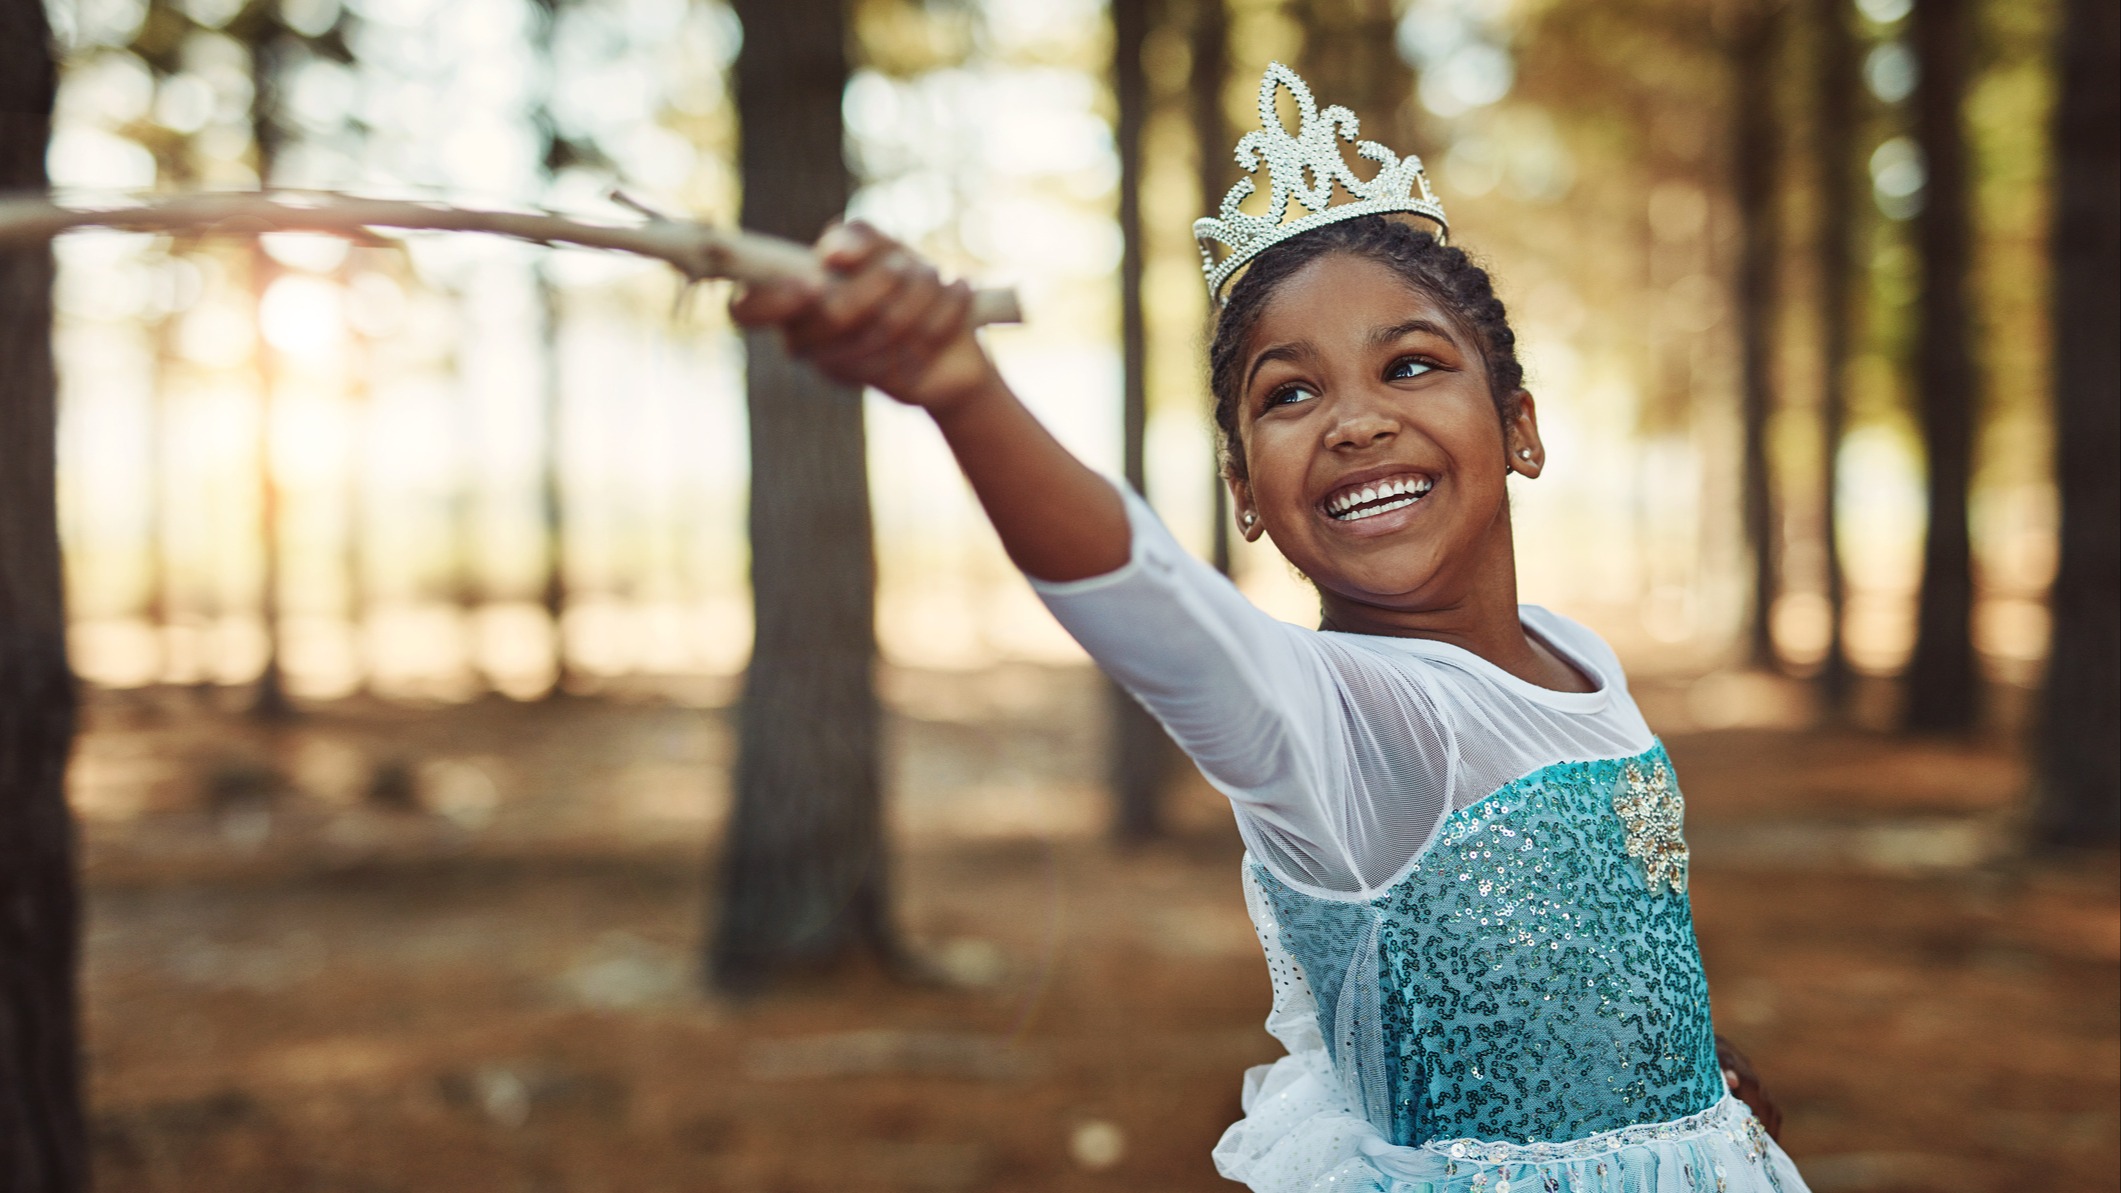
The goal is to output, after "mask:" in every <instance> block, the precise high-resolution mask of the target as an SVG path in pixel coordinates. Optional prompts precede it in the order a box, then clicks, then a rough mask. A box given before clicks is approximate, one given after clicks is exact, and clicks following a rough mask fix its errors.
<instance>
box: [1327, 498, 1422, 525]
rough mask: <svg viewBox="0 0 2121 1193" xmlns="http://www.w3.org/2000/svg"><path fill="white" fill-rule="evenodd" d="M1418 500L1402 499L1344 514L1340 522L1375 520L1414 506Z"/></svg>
mask: <svg viewBox="0 0 2121 1193" xmlns="http://www.w3.org/2000/svg"><path fill="white" fill-rule="evenodd" d="M1416 500H1417V498H1413V497H1402V498H1400V499H1399V500H1397V501H1388V502H1386V503H1384V504H1383V505H1380V506H1378V507H1376V508H1374V509H1366V510H1357V511H1355V512H1354V513H1352V514H1342V515H1341V518H1340V520H1341V521H1343V522H1360V521H1362V520H1363V519H1364V518H1374V517H1376V516H1377V515H1379V514H1389V513H1391V512H1392V511H1393V510H1403V509H1405V508H1407V507H1408V506H1410V505H1412V504H1414V502H1415V501H1416Z"/></svg>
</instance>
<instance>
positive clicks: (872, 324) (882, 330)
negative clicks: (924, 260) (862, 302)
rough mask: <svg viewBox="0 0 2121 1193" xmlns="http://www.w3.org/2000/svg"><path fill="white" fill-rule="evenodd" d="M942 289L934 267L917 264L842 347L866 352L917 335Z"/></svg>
mask: <svg viewBox="0 0 2121 1193" xmlns="http://www.w3.org/2000/svg"><path fill="white" fill-rule="evenodd" d="M942 290H943V281H942V279H941V278H939V277H937V276H935V271H934V270H932V269H929V268H926V267H925V266H923V267H920V268H916V269H915V270H914V271H913V272H912V273H911V274H909V275H908V276H907V278H906V280H905V284H903V285H901V286H900V287H899V288H898V290H897V291H896V292H894V293H893V294H892V295H891V299H890V302H889V303H888V304H886V305H885V306H884V307H883V308H882V309H881V310H879V311H877V312H876V316H875V317H874V318H872V319H871V320H870V321H869V326H868V327H867V328H865V329H864V330H862V331H861V332H859V333H857V334H856V335H854V336H853V337H852V338H850V339H849V341H848V342H847V345H846V348H845V351H846V352H847V354H849V355H853V356H866V355H869V354H871V353H875V352H880V351H882V350H884V349H886V348H889V347H891V346H892V345H894V344H896V343H899V342H900V341H902V340H905V339H907V338H908V337H909V336H912V335H916V334H917V333H918V332H919V330H920V328H921V327H922V325H923V323H924V320H925V319H926V317H927V315H928V312H929V310H930V308H932V307H933V306H934V305H935V302H936V300H937V298H938V297H940V295H941V294H942Z"/></svg>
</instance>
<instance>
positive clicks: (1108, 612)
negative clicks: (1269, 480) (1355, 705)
mask: <svg viewBox="0 0 2121 1193" xmlns="http://www.w3.org/2000/svg"><path fill="white" fill-rule="evenodd" d="M1120 492H1121V495H1122V497H1123V498H1124V499H1125V501H1126V505H1127V520H1128V524H1129V527H1130V529H1131V531H1132V534H1133V542H1132V546H1131V550H1130V555H1129V558H1128V560H1127V562H1126V563H1125V564H1124V565H1123V566H1121V567H1120V568H1119V570H1117V571H1114V572H1108V573H1106V574H1105V575H1102V576H1092V577H1090V578H1089V579H1086V580H1073V581H1068V582H1065V583H1053V582H1049V581H1041V580H1036V579H1034V580H1032V581H1031V586H1032V587H1033V588H1034V589H1036V590H1037V592H1038V594H1039V596H1040V597H1041V598H1042V599H1043V600H1044V601H1045V603H1046V607H1047V608H1049V609H1051V610H1052V611H1053V615H1054V617H1056V618H1058V619H1059V620H1060V623H1061V625H1063V626H1065V627H1066V628H1067V630H1068V632H1069V633H1070V634H1073V635H1074V636H1075V640H1076V641H1078V642H1080V643H1082V645H1083V649H1085V650H1087V651H1089V652H1090V657H1091V658H1093V659H1096V660H1097V664H1098V666H1100V667H1102V668H1104V670H1105V672H1106V674H1108V675H1110V676H1112V678H1113V679H1114V680H1116V681H1117V682H1118V683H1119V684H1120V686H1121V687H1124V688H1125V689H1127V691H1128V692H1130V693H1132V694H1133V695H1134V696H1135V698H1136V699H1138V700H1140V701H1141V702H1142V703H1143V704H1144V705H1146V706H1147V707H1148V709H1149V711H1150V712H1151V713H1153V714H1155V716H1156V718H1157V720H1159V721H1161V722H1162V723H1163V725H1164V728H1166V729H1167V730H1169V731H1170V733H1171V736H1172V738H1173V739H1175V740H1176V741H1177V742H1178V744H1179V746H1180V747H1182V748H1183V749H1184V750H1185V751H1186V753H1187V754H1188V755H1190V756H1191V757H1192V759H1193V761H1194V762H1196V763H1197V764H1199V766H1200V769H1201V772H1202V773H1203V774H1205V775H1206V776H1207V777H1208V780H1209V781H1210V782H1211V783H1213V784H1215V786H1216V787H1217V788H1219V789H1220V790H1221V791H1222V792H1223V793H1224V794H1226V795H1228V796H1229V797H1230V798H1231V799H1232V800H1233V801H1235V802H1236V803H1237V804H1238V806H1239V807H1241V808H1243V809H1245V810H1246V811H1248V812H1250V813H1251V814H1252V815H1254V816H1256V817H1258V818H1259V819H1260V820H1261V821H1262V822H1263V823H1264V824H1266V825H1268V826H1270V828H1271V830H1272V831H1274V832H1275V833H1277V834H1278V835H1279V834H1287V835H1292V836H1294V837H1297V838H1301V839H1315V838H1316V836H1317V835H1318V832H1319V829H1320V827H1321V825H1322V821H1321V819H1320V817H1319V814H1318V812H1319V797H1320V792H1321V790H1322V789H1323V788H1324V787H1325V786H1326V776H1325V775H1324V774H1323V773H1322V772H1321V758H1320V750H1319V747H1320V746H1321V744H1322V743H1323V740H1324V729H1325V727H1326V719H1327V717H1328V715H1329V709H1330V708H1331V707H1332V703H1333V702H1332V700H1331V698H1330V692H1331V688H1332V683H1331V677H1330V676H1329V675H1328V674H1327V673H1326V670H1325V668H1324V666H1323V664H1322V663H1321V661H1320V659H1319V657H1318V652H1317V650H1316V649H1315V648H1314V647H1312V646H1311V644H1310V643H1309V642H1307V641H1306V639H1307V638H1314V637H1315V636H1316V635H1315V634H1312V633H1311V632H1309V631H1306V630H1301V629H1299V628H1297V627H1296V626H1292V625H1289V624H1288V623H1286V622H1282V621H1277V620H1275V619H1274V618H1272V617H1269V616H1268V615H1267V614H1265V613H1263V612H1261V611H1260V610H1259V608H1258V607H1257V606H1255V605H1253V604H1252V603H1251V602H1250V601H1247V600H1246V599H1245V598H1244V595H1243V594H1242V593H1240V592H1238V591H1237V589H1236V588H1235V587H1233V586H1232V585H1231V584H1230V582H1229V581H1228V580H1227V579H1225V578H1224V577H1222V576H1221V575H1219V574H1217V573H1216V571H1215V569H1213V568H1211V567H1208V566H1207V565H1206V564H1204V563H1202V562H1200V561H1199V560H1197V559H1195V558H1193V557H1192V556H1191V555H1190V554H1188V553H1187V552H1186V550H1185V549H1184V548H1183V547H1180V546H1179V545H1178V543H1177V541H1176V540H1174V539H1173V538H1172V537H1171V534H1170V532H1169V531H1168V530H1166V529H1164V526H1163V523H1161V522H1159V521H1158V520H1157V518H1156V515H1155V513H1154V512H1153V511H1151V510H1150V509H1149V507H1148V505H1147V504H1146V503H1145V502H1143V501H1142V500H1141V498H1140V497H1138V496H1136V495H1135V494H1134V493H1133V492H1132V491H1130V490H1128V489H1126V488H1125V487H1124V486H1121V487H1120Z"/></svg>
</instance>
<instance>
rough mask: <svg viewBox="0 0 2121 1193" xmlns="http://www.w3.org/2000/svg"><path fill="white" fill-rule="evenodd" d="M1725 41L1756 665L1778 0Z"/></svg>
mask: <svg viewBox="0 0 2121 1193" xmlns="http://www.w3.org/2000/svg"><path fill="white" fill-rule="evenodd" d="M1740 9H1741V11H1742V13H1743V16H1742V18H1741V19H1740V20H1739V22H1738V27H1737V29H1736V30H1735V31H1734V32H1735V37H1734V38H1733V44H1732V46H1731V91H1732V94H1731V122H1732V123H1731V157H1732V162H1731V165H1732V180H1731V189H1732V192H1733V197H1734V198H1735V199H1736V200H1737V204H1738V236H1739V248H1738V276H1737V279H1736V282H1737V294H1736V296H1735V297H1736V299H1737V306H1738V359H1739V365H1738V367H1739V394H1738V410H1739V423H1740V427H1741V433H1742V435H1743V437H1744V442H1743V452H1742V456H1741V459H1740V466H1739V494H1740V500H1741V502H1742V505H1743V508H1742V514H1743V517H1744V520H1745V535H1746V541H1747V542H1748V543H1749V544H1750V545H1751V547H1752V550H1753V599H1752V610H1751V614H1750V620H1749V622H1748V624H1747V627H1746V650H1747V653H1748V655H1749V656H1750V658H1749V661H1750V662H1751V663H1752V664H1753V665H1754V666H1756V667H1773V666H1775V665H1776V659H1775V635H1774V629H1773V624H1774V623H1773V618H1774V613H1775V594H1776V589H1777V587H1778V583H1777V581H1778V579H1779V577H1778V574H1777V573H1778V572H1779V570H1780V569H1779V562H1780V557H1781V552H1780V550H1779V547H1780V542H1779V539H1780V537H1781V536H1780V535H1779V534H1777V533H1776V525H1775V505H1774V492H1773V483H1774V482H1773V477H1772V475H1771V474H1770V472H1769V467H1768V450H1767V430H1768V416H1769V414H1770V413H1771V412H1772V410H1773V407H1774V402H1775V392H1774V385H1775V380H1774V359H1773V358H1774V351H1775V344H1774V327H1775V264H1776V263H1775V253H1776V249H1777V244H1778V241H1779V240H1780V239H1781V235H1780V234H1781V229H1780V227H1779V226H1778V225H1779V221H1778V220H1777V218H1776V216H1777V211H1776V204H1775V198H1776V195H1775V179H1776V165H1777V163H1776V152H1775V58H1776V55H1775V45H1776V35H1777V32H1778V30H1779V26H1780V21H1779V20H1778V19H1777V18H1778V17H1779V14H1780V12H1781V6H1780V4H1779V3H1777V0H1744V2H1743V3H1741V5H1740Z"/></svg>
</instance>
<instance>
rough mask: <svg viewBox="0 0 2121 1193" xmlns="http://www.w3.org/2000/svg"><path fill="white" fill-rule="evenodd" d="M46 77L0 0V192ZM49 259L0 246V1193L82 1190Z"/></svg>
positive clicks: (28, 21)
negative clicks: (1, 454)
mask: <svg viewBox="0 0 2121 1193" xmlns="http://www.w3.org/2000/svg"><path fill="white" fill-rule="evenodd" d="M57 78H58V68H57V65H56V64H55V62H54V61H53V57H52V41H51V29H50V26H49V25H47V24H46V19H45V14H44V6H43V4H42V3H41V2H40V0H0V191H35V190H43V189H44V188H45V186H46V184H47V176H46V174H45V170H44V153H45V146H46V144H47V142H48V141H49V140H50V137H51V118H52V98H53V92H54V90H55V87H56V84H57ZM52 277H53V265H52V253H51V249H50V248H49V247H48V246H46V245H42V244H40V245H37V246H36V247H34V248H18V249H12V250H8V251H5V252H0V362H5V364H4V365H0V451H4V452H5V453H6V458H5V460H4V461H0V907H4V908H5V909H6V914H5V915H0V1190H9V1191H16V1190H19V1191H21V1193H68V1191H71V1190H79V1189H85V1188H86V1187H87V1186H88V1137H87V1131H86V1125H85V1123H84V1120H83V1117H82V1107H81V1078H80V1063H81V1059H80V1036H79V1025H78V1021H77V1019H76V1017H75V1016H76V1012H75V1004H76V995H75V970H76V966H77V964H78V961H79V948H80V936H79V916H80V909H79V903H78V900H77V895H76V891H75V886H74V858H73V826H72V824H71V822H70V821H69V819H68V816H67V809H66V791H65V776H66V759H67V753H68V751H69V750H70V749H71V747H72V744H73V735H74V707H75V705H74V700H75V696H74V681H73V676H72V674H71V673H70V672H69V671H68V669H67V661H66V608H65V599H64V596H63V593H62V591H61V579H60V575H61V573H60V560H59V518H58V508H57V483H56V476H55V463H56V451H57V445H56V439H55V434H56V407H57V405H58V379H57V377H56V375H55V373H54V371H53V365H52Z"/></svg>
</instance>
